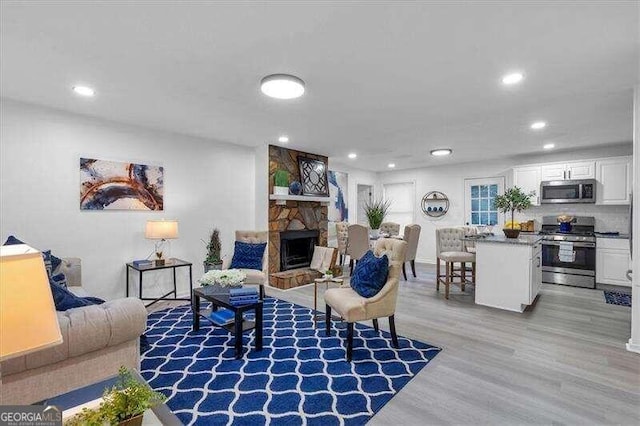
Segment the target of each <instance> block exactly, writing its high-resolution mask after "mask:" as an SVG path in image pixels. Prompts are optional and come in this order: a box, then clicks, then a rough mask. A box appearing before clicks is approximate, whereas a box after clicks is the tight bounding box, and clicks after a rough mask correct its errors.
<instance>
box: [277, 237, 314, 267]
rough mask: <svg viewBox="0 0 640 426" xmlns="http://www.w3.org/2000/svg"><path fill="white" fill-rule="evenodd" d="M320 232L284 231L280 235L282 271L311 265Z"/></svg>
mask: <svg viewBox="0 0 640 426" xmlns="http://www.w3.org/2000/svg"><path fill="white" fill-rule="evenodd" d="M319 235H320V232H319V231H318V230H301V231H283V232H281V233H280V270H281V271H288V270H290V269H297V268H305V267H307V266H309V265H311V258H312V257H313V248H314V246H316V245H317V244H318V237H319Z"/></svg>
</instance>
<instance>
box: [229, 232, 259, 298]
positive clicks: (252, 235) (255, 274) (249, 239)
mask: <svg viewBox="0 0 640 426" xmlns="http://www.w3.org/2000/svg"><path fill="white" fill-rule="evenodd" d="M236 241H241V242H243V243H251V244H258V243H267V247H266V248H265V249H264V255H263V256H262V270H261V271H258V270H257V269H240V270H241V271H242V272H244V273H245V274H247V279H246V280H245V281H244V284H245V285H257V286H259V289H260V298H261V299H263V298H264V286H265V285H268V284H269V254H268V251H269V247H268V245H269V233H268V232H267V231H236ZM231 259H232V257H228V258H225V259H224V260H223V262H222V269H229V266H231Z"/></svg>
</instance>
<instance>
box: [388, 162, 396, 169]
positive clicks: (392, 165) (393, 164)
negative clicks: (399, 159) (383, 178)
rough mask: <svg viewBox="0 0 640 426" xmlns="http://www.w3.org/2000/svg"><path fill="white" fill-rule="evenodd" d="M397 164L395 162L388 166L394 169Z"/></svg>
mask: <svg viewBox="0 0 640 426" xmlns="http://www.w3.org/2000/svg"><path fill="white" fill-rule="evenodd" d="M395 166H396V165H395V163H389V164H387V167H388V168H390V169H393V168H394V167H395Z"/></svg>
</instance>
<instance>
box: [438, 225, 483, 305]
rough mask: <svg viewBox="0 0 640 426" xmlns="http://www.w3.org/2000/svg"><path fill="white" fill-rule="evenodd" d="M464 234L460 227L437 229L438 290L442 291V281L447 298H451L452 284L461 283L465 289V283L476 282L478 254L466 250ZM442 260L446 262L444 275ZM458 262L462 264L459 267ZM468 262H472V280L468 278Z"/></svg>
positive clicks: (461, 286)
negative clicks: (463, 239) (441, 268)
mask: <svg viewBox="0 0 640 426" xmlns="http://www.w3.org/2000/svg"><path fill="white" fill-rule="evenodd" d="M464 234H465V232H464V230H463V229H460V228H440V229H437V230H436V258H437V260H436V290H437V291H440V283H442V284H444V286H445V294H444V297H445V299H449V287H450V286H451V284H456V285H459V286H460V289H461V290H462V291H464V287H465V284H475V282H476V254H475V253H469V252H467V251H465V247H464V242H463V241H462V238H463V237H464ZM441 262H444V263H445V274H444V275H443V274H441V272H440V264H441ZM456 263H459V264H460V266H459V268H457V269H456ZM467 263H471V280H469V279H467ZM456 279H457V281H456Z"/></svg>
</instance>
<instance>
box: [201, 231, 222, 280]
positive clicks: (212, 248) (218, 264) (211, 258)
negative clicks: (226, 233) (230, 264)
mask: <svg viewBox="0 0 640 426" xmlns="http://www.w3.org/2000/svg"><path fill="white" fill-rule="evenodd" d="M221 251H222V243H221V242H220V231H219V230H218V228H215V229H214V230H213V231H211V235H209V242H208V243H207V257H206V258H205V259H204V272H207V271H210V270H211V269H222V257H221V256H220V252H221Z"/></svg>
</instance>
